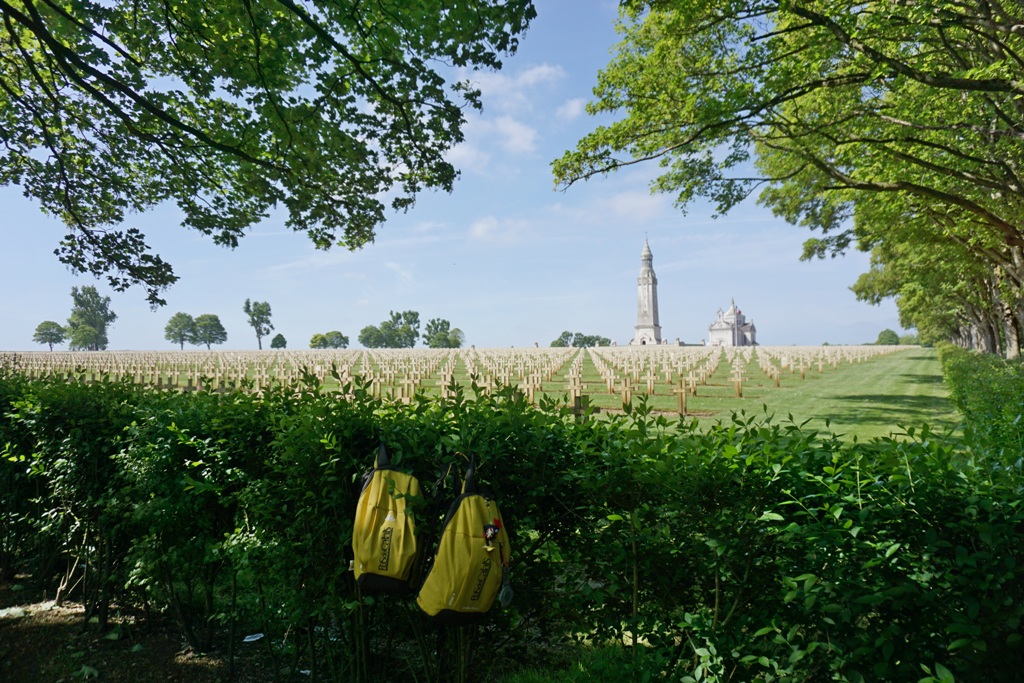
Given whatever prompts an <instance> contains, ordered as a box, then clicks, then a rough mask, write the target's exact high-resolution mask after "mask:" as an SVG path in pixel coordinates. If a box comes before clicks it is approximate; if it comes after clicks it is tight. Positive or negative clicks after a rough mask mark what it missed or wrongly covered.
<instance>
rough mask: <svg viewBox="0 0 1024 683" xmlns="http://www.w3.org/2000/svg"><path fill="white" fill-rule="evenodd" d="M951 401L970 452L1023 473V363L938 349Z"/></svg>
mask: <svg viewBox="0 0 1024 683" xmlns="http://www.w3.org/2000/svg"><path fill="white" fill-rule="evenodd" d="M939 359H940V361H941V363H942V372H943V375H945V378H946V384H947V385H948V386H949V391H950V398H951V399H952V400H953V402H954V404H955V405H956V407H957V409H958V410H959V411H960V413H961V415H962V416H963V418H964V430H965V439H966V440H967V442H968V444H969V445H970V446H971V448H972V450H974V451H976V452H981V453H984V454H986V455H987V456H990V457H992V458H994V459H996V460H999V461H1001V462H1002V464H1004V465H1005V466H1008V467H1012V468H1015V469H1016V470H1018V471H1019V470H1020V469H1021V467H1022V460H1021V458H1022V455H1024V360H1021V359H1016V360H1005V359H1003V358H1000V357H998V356H995V355H992V354H980V353H975V352H973V351H967V350H965V349H961V348H959V347H956V346H952V345H948V344H947V345H943V346H940V347H939Z"/></svg>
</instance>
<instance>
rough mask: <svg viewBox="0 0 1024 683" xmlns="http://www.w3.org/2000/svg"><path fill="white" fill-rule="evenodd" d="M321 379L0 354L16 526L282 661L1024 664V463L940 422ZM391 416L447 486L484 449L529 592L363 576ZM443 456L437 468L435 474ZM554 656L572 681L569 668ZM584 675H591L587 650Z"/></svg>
mask: <svg viewBox="0 0 1024 683" xmlns="http://www.w3.org/2000/svg"><path fill="white" fill-rule="evenodd" d="M346 392H347V393H348V394H349V395H350V396H351V397H350V398H349V399H343V398H341V397H340V395H339V394H336V393H333V392H323V391H321V389H320V388H319V387H318V386H317V385H316V383H315V382H314V381H312V380H310V381H309V382H308V383H307V384H305V385H304V386H302V387H294V388H291V389H274V390H270V391H267V392H265V393H264V394H262V395H259V396H257V395H254V394H250V393H245V392H232V393H224V394H218V393H211V392H193V393H172V392H166V391H157V390H154V389H148V388H142V387H137V386H134V385H130V384H125V383H96V384H86V383H84V382H60V381H39V382H27V381H25V380H23V379H21V378H19V377H17V376H6V377H0V445H3V447H4V455H5V457H4V458H3V459H2V461H0V487H3V489H2V490H0V495H2V498H3V500H4V508H3V510H2V511H0V512H2V517H0V525H2V526H0V531H2V534H0V543H2V544H3V546H2V547H0V550H2V552H3V553H5V554H6V555H5V556H7V557H10V558H13V559H14V560H15V561H17V563H18V564H19V566H20V569H21V570H22V571H27V572H31V573H32V574H33V575H34V576H35V577H36V578H37V579H38V580H40V581H45V582H52V583H54V584H63V585H65V586H66V590H67V591H71V590H75V591H80V592H77V593H75V595H76V597H77V596H79V595H80V596H81V597H82V598H83V599H84V600H85V601H86V603H87V604H88V605H89V608H90V611H91V612H92V613H95V614H96V615H97V616H100V617H101V618H105V615H106V609H107V605H108V604H109V603H110V601H111V600H113V599H116V600H118V601H121V602H124V603H135V604H146V605H149V606H151V607H155V608H159V609H164V610H167V611H168V612H170V613H172V614H173V615H174V616H175V618H176V619H177V620H178V623H179V625H180V627H181V629H182V635H183V637H184V638H185V639H186V640H187V641H188V643H189V644H190V645H191V646H192V647H193V648H194V649H197V650H206V649H211V648H226V649H227V651H228V652H231V653H233V652H235V650H236V649H237V648H238V647H240V646H241V638H242V636H243V635H245V634H246V633H254V632H256V631H259V632H262V633H264V634H266V636H265V637H264V638H263V639H262V640H261V641H259V642H258V643H257V644H256V645H245V647H264V648H266V651H267V653H268V655H269V656H271V657H273V658H274V661H275V667H276V671H277V672H278V673H279V674H280V675H281V678H282V679H287V678H288V672H295V671H299V670H308V671H309V672H310V675H309V676H305V677H303V680H310V679H311V678H312V679H313V680H318V681H322V680H331V681H348V680H395V679H396V678H398V677H402V678H411V679H415V680H484V679H488V678H495V677H496V676H497V674H498V673H499V672H507V671H513V670H515V669H516V668H517V666H518V665H520V664H522V663H529V664H530V666H531V667H533V668H537V667H538V666H540V667H541V668H544V667H548V668H551V669H552V670H554V669H557V667H558V666H561V665H564V664H565V662H566V661H568V657H569V655H567V654H566V653H572V652H574V651H576V650H575V647H577V646H578V647H586V648H594V652H595V653H597V654H598V656H592V657H589V658H588V659H587V661H588V662H589V664H588V666H589V667H590V674H591V675H592V676H593V678H594V680H634V681H644V680H652V679H655V678H657V679H663V680H675V681H689V680H707V681H806V680H846V681H862V680H864V681H908V680H913V681H917V680H937V681H938V680H952V678H951V677H955V679H956V680H958V681H1000V680H1014V677H1016V676H1017V675H1018V672H1019V671H1020V670H1021V667H1022V666H1024V656H1022V654H1021V653H1022V652H1024V644H1022V643H1021V642H1020V633H1021V616H1022V611H1024V602H1022V600H1024V583H1022V577H1024V573H1022V569H1021V567H1022V563H1024V557H1022V556H1021V555H1022V551H1024V543H1022V541H1024V510H1022V509H1021V505H1022V504H1021V502H1020V500H1021V478H1020V476H1019V469H1018V470H1013V469H1012V468H1006V467H993V458H997V459H998V462H999V463H1002V462H1003V461H1004V459H1005V456H1006V452H1007V449H1002V450H1001V451H1000V452H999V454H998V455H990V454H988V453H987V452H982V451H974V450H970V449H967V448H965V447H964V446H963V445H962V444H960V443H956V442H948V441H944V440H941V439H939V438H937V437H935V436H934V435H932V434H930V433H929V432H928V431H927V429H923V430H921V431H919V432H915V433H913V434H912V435H911V438H910V439H907V440H904V441H894V440H876V441H872V442H870V443H852V444H850V443H844V442H841V441H839V440H838V439H836V438H834V437H833V436H832V435H830V434H819V433H816V432H813V431H809V430H806V429H802V428H801V427H800V426H799V425H795V424H791V423H779V422H776V421H775V420H774V419H772V418H771V417H769V416H761V417H758V418H756V419H755V418H750V417H747V416H743V415H740V416H737V417H735V418H734V420H733V422H732V424H729V425H725V426H716V427H712V428H710V429H702V430H698V429H697V427H696V424H677V423H676V422H675V421H671V422H670V421H668V420H666V419H665V418H664V417H661V416H658V415H655V414H653V413H652V412H651V411H650V410H649V408H648V406H647V405H646V404H645V403H642V402H641V404H640V406H639V407H638V408H636V409H634V410H633V411H632V412H631V413H629V414H626V415H618V416H602V417H601V419H594V418H592V417H584V418H582V419H580V418H577V417H574V416H572V415H570V414H569V413H568V411H566V410H565V407H564V406H562V405H560V404H557V403H554V402H549V403H547V404H545V405H544V406H542V407H541V408H535V407H533V406H531V405H529V404H527V403H526V402H525V401H524V400H523V398H522V397H521V396H520V395H518V394H516V393H515V392H514V391H512V390H500V391H496V392H494V393H486V392H483V391H481V390H478V389H475V388H474V389H469V390H466V391H465V392H462V391H459V392H457V393H455V394H454V395H453V396H451V397H449V398H444V399H440V398H437V399H429V400H428V399H425V398H418V399H416V400H414V401H413V402H412V403H411V404H409V405H402V404H392V403H387V402H382V401H381V400H379V399H374V398H373V397H372V396H371V395H370V392H369V391H367V387H364V386H362V385H361V384H360V383H359V382H358V381H357V382H356V383H355V384H353V385H350V386H348V387H347V388H346ZM380 440H383V441H384V442H385V443H386V444H387V445H388V447H389V451H390V452H391V454H392V456H393V459H394V460H396V461H397V463H398V464H399V465H400V466H402V467H405V468H407V469H409V470H411V471H414V472H415V473H416V474H417V475H418V476H419V477H420V479H421V481H422V482H424V483H425V484H426V489H427V490H426V493H427V494H428V496H429V497H430V498H431V499H432V500H433V501H435V510H434V512H435V514H428V515H425V518H424V519H423V520H421V521H422V528H423V529H424V533H427V534H428V535H429V534H430V533H432V532H434V533H436V530H437V527H438V526H439V524H440V517H441V515H442V513H443V511H444V509H446V508H447V505H448V502H449V501H450V500H451V499H452V497H453V496H454V494H455V487H456V485H457V482H456V481H455V480H454V477H448V478H447V479H446V478H444V477H443V476H442V475H443V474H444V473H445V472H446V471H447V470H448V469H449V467H450V465H451V464H452V463H457V464H458V467H459V468H460V469H461V464H460V463H461V462H462V461H461V459H460V457H459V456H458V455H457V453H459V452H462V453H470V452H472V453H475V454H476V456H477V458H478V461H479V472H480V476H481V478H482V480H483V483H484V484H486V485H489V486H490V487H491V488H492V489H493V490H494V491H495V492H496V493H497V494H498V497H499V499H500V501H501V503H502V506H503V511H504V512H505V513H506V517H507V519H506V522H507V524H508V526H509V527H510V533H511V535H512V543H513V586H514V588H515V592H516V598H515V600H514V602H513V604H512V607H511V608H509V609H507V610H501V611H496V612H495V613H494V614H493V615H491V616H490V618H489V619H488V620H487V622H485V624H483V625H482V626H480V627H478V628H473V629H445V628H441V627H437V626H435V625H433V624H430V623H427V622H426V621H425V619H424V618H423V617H421V616H420V615H419V614H418V612H417V611H416V609H415V607H414V606H412V605H411V604H410V601H409V600H402V599H394V598H389V599H376V600H369V599H366V598H363V599H360V596H359V595H358V594H357V592H356V590H355V586H354V582H353V580H352V574H351V573H350V572H349V571H348V559H349V558H350V556H351V553H350V549H349V542H350V538H351V524H352V517H353V511H354V506H355V501H356V497H357V495H358V491H359V486H360V482H361V475H362V474H363V473H364V472H365V471H366V470H367V469H368V467H369V466H370V464H371V462H372V458H373V454H374V452H375V447H376V444H377V443H378V442H379V441H380ZM435 482H437V483H435ZM552 677H553V679H554V678H557V676H556V674H552ZM573 680H579V678H578V677H574V678H573Z"/></svg>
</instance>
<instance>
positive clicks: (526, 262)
mask: <svg viewBox="0 0 1024 683" xmlns="http://www.w3.org/2000/svg"><path fill="white" fill-rule="evenodd" d="M536 4H537V9H538V17H537V19H536V20H535V22H534V24H533V25H532V27H531V28H530V30H529V32H528V33H527V34H526V35H525V37H524V38H523V40H522V42H521V45H520V49H519V52H518V53H517V54H516V55H515V56H514V57H512V58H509V59H506V60H505V68H504V69H503V70H502V71H500V72H497V73H480V74H476V75H475V76H474V80H476V81H477V82H478V84H479V86H480V87H481V89H482V91H483V95H484V111H483V113H482V114H477V113H471V114H470V120H469V124H468V127H467V136H466V137H467V139H466V142H465V143H464V144H462V145H460V146H459V147H458V148H456V149H454V150H453V151H452V153H451V159H452V161H453V162H454V163H455V164H456V166H458V167H459V168H460V169H461V170H462V176H461V178H460V180H459V181H458V183H457V185H456V188H455V191H454V192H453V193H451V194H444V193H430V194H426V195H423V196H422V197H421V198H420V199H419V200H418V202H417V205H416V206H415V207H414V208H413V209H412V210H411V211H410V212H408V213H404V214H391V215H390V216H389V219H388V221H387V222H386V223H385V224H384V225H383V226H382V227H381V229H380V230H379V232H378V235H377V239H376V240H375V242H374V243H372V244H370V245H368V246H367V247H365V248H363V249H361V250H359V251H355V252H349V251H347V250H344V249H335V250H332V251H330V252H322V251H317V250H315V249H314V248H313V246H312V244H311V242H310V241H309V240H308V239H307V238H306V237H305V236H304V235H301V234H297V233H292V232H290V231H288V230H286V229H284V228H283V222H282V221H275V220H274V218H273V217H271V218H270V219H268V220H267V221H265V222H264V223H263V224H261V225H260V226H259V227H258V228H256V229H255V230H253V231H252V232H251V233H250V234H249V235H248V236H247V237H246V238H245V239H244V240H242V242H241V245H240V246H239V247H238V249H236V250H227V249H224V248H222V247H217V246H215V245H213V244H212V243H211V242H210V241H209V240H208V239H207V238H204V237H203V236H202V235H199V234H198V233H194V232H190V231H186V230H185V229H183V228H181V227H179V225H178V217H177V214H176V210H175V209H174V207H173V206H167V207H161V208H159V209H157V210H154V211H150V212H147V213H145V214H142V215H138V216H133V217H131V218H130V219H129V221H130V222H129V225H135V226H138V227H139V228H141V229H142V231H143V232H144V233H145V234H146V236H147V238H148V239H149V242H150V244H151V245H152V246H153V247H154V248H155V250H156V251H157V252H158V253H160V254H161V255H162V256H163V257H164V258H165V259H166V260H168V261H170V262H171V263H172V264H173V265H174V268H175V272H176V273H177V274H178V275H179V277H180V278H181V279H180V280H179V282H178V283H177V284H175V285H174V286H173V287H172V288H171V289H170V290H168V291H167V292H166V293H165V295H164V296H165V298H166V299H167V306H165V307H163V308H161V309H159V310H157V311H152V310H150V308H149V306H148V304H147V303H146V300H145V293H144V292H143V291H142V290H141V289H133V290H129V291H127V292H112V291H111V290H110V289H109V288H108V287H107V286H106V283H105V282H103V281H97V280H94V279H92V278H91V277H88V276H76V275H74V274H72V273H71V272H70V271H68V269H67V268H66V267H65V266H63V265H62V264H61V263H60V262H58V261H57V258H56V257H55V256H54V255H53V250H54V249H55V248H56V247H57V244H58V243H59V241H60V239H61V237H62V236H63V234H64V233H63V229H62V226H61V225H60V224H59V223H57V222H56V221H54V220H53V219H51V218H48V217H46V216H44V215H42V214H41V213H40V211H39V209H38V208H37V206H36V205H35V204H34V203H33V202H31V201H29V200H27V199H25V198H23V197H22V195H21V191H20V189H19V188H16V187H5V188H0V207H2V212H3V216H4V218H3V220H2V224H0V235H2V244H3V248H2V250H0V285H2V287H3V291H4V292H5V296H3V297H0V321H3V322H2V324H0V349H4V350H45V348H46V347H45V346H40V345H37V344H34V343H33V342H32V334H33V332H34V330H35V328H36V326H37V325H38V324H39V323H40V322H42V321H44V320H54V321H57V322H60V323H62V324H63V323H64V322H65V321H66V320H67V317H68V314H69V313H70V308H71V296H70V291H71V287H72V286H75V285H78V286H82V285H87V284H92V285H95V286H96V287H97V288H98V289H99V290H100V292H101V293H103V294H105V295H108V296H110V297H111V308H112V309H113V311H114V312H115V313H116V314H117V315H118V319H117V321H116V322H115V323H114V324H113V325H112V326H111V328H110V330H109V338H110V348H111V349H137V350H143V349H157V350H159V349H174V348H176V347H175V345H173V344H171V343H170V342H168V341H166V340H165V339H164V326H165V325H166V323H167V321H168V319H169V318H170V317H171V316H172V315H173V314H174V313H176V312H179V311H183V312H186V313H189V314H191V315H193V316H198V315H200V314H203V313H214V314H216V315H218V316H220V319H221V321H222V322H223V324H224V326H225V328H226V330H227V332H228V341H227V343H226V344H224V345H223V346H221V347H220V348H221V349H255V348H256V337H255V335H254V334H253V332H252V328H250V327H248V325H247V323H246V318H245V314H244V313H243V312H242V305H243V302H244V301H245V299H246V298H250V299H253V300H257V301H267V302H269V303H270V305H271V309H272V312H273V318H272V321H273V324H274V326H275V330H274V334H276V333H278V332H279V333H281V334H283V335H284V336H285V338H286V339H287V340H288V347H289V348H307V347H308V345H309V339H310V337H311V336H312V335H313V334H315V333H317V332H327V331H329V330H340V331H341V332H343V333H345V334H347V335H348V336H349V338H350V339H351V342H352V344H351V346H353V347H357V346H359V344H358V342H357V337H358V334H359V331H360V330H361V329H362V328H363V327H365V326H367V325H377V324H379V323H380V322H381V321H383V320H385V319H387V318H388V317H389V311H392V310H395V311H404V310H415V311H418V312H419V314H420V319H421V321H422V322H423V323H424V325H425V323H426V321H427V320H429V319H430V318H435V317H437V318H444V319H446V320H449V321H450V322H451V324H452V326H454V327H458V328H460V329H461V330H462V331H463V332H464V333H465V335H466V343H467V344H473V345H475V346H477V347H478V348H485V347H512V346H514V347H527V346H533V345H534V343H538V344H540V345H541V346H547V345H548V344H550V342H551V341H552V340H553V339H555V338H557V337H558V336H559V334H561V332H562V331H563V330H569V331H571V332H583V333H585V334H598V335H602V336H606V337H609V338H611V339H612V340H615V341H616V342H618V343H619V344H625V343H626V342H628V341H629V339H630V338H632V335H633V326H634V325H635V324H636V295H637V288H636V278H637V275H638V274H639V270H640V252H641V250H642V248H643V243H644V239H645V237H646V238H647V239H648V240H649V242H650V246H651V251H652V252H653V254H654V270H655V273H656V274H657V277H658V299H659V308H660V318H661V320H660V322H661V326H662V335H663V337H664V338H666V339H669V340H675V339H677V338H678V339H681V340H682V341H684V342H687V343H697V342H699V341H700V340H701V339H703V338H705V337H706V336H707V328H708V325H709V324H710V323H711V321H712V320H713V319H714V317H715V313H716V311H717V310H718V309H719V308H723V309H724V308H727V307H728V306H729V302H730V300H731V299H735V301H736V304H737V306H738V307H739V308H740V309H741V310H742V311H743V312H744V314H745V315H746V316H747V317H748V319H752V320H753V321H754V323H755V325H756V326H757V330H758V341H759V342H760V343H762V344H766V345H789V344H798V345H816V344H821V343H823V342H829V343H832V344H857V343H862V342H871V341H874V340H875V338H876V337H877V336H878V333H879V332H880V331H881V330H883V329H885V328H891V329H893V330H897V331H900V328H899V323H898V317H897V313H896V308H895V305H893V304H892V302H886V303H883V304H882V305H881V306H869V305H867V304H865V303H861V302H858V301H857V300H856V299H855V298H854V295H853V293H852V292H851V291H850V290H849V286H850V285H851V284H853V282H854V281H855V280H856V277H857V275H858V274H860V273H862V272H864V271H865V270H866V269H867V267H868V256H867V254H863V253H860V252H851V253H849V254H848V255H846V256H845V257H841V258H838V259H830V260H826V261H817V262H801V261H800V260H799V256H800V252H801V245H802V243H803V241H804V240H805V239H807V238H808V237H809V236H810V233H809V232H808V231H807V230H805V229H802V228H799V227H795V226H792V225H789V224H786V223H785V222H783V221H780V220H778V219H776V218H774V217H773V216H772V215H771V213H770V211H768V210H767V209H764V208H762V207H759V206H757V205H756V204H755V203H754V202H753V201H750V202H748V203H746V204H744V205H742V206H740V207H738V208H737V209H734V210H733V211H732V212H731V213H730V214H729V215H727V216H725V217H722V218H718V219H713V218H712V217H711V216H712V210H711V209H710V207H708V206H706V205H701V204H697V205H694V206H692V207H690V208H689V210H688V212H687V213H686V214H685V215H684V214H683V213H681V212H680V211H678V210H677V209H675V208H673V207H672V204H671V198H670V197H668V196H666V195H651V194H650V192H649V191H648V187H647V184H648V181H649V180H650V178H651V177H652V174H653V173H654V172H655V171H656V168H654V167H653V166H649V167H646V168H633V169H630V170H626V171H621V172H619V173H617V174H615V175H613V176H610V177H608V178H601V179H595V180H591V181H589V182H587V183H583V184H580V185H578V186H574V187H572V188H570V189H569V190H567V191H565V192H562V191H558V190H555V189H554V185H553V181H552V178H551V170H550V164H551V161H552V160H553V159H555V158H557V157H559V156H561V154H562V153H563V152H564V151H565V150H566V149H569V148H571V147H573V146H574V144H575V142H576V141H577V140H578V139H579V138H580V137H581V136H583V135H584V134H586V133H587V132H588V131H589V130H590V129H592V127H593V126H594V125H595V121H594V120H593V119H592V118H590V117H588V116H587V115H586V114H585V113H584V112H583V105H584V104H585V102H586V101H588V100H589V98H590V96H591V89H592V87H593V85H594V83H595V82H596V76H597V72H598V70H599V69H600V68H602V67H603V66H604V65H605V64H606V63H607V62H608V60H609V58H610V54H611V49H612V47H613V46H614V44H615V43H616V42H617V36H616V34H615V31H614V20H615V16H616V6H617V3H616V2H615V1H614V0H538V1H537V3H536ZM186 348H188V347H186Z"/></svg>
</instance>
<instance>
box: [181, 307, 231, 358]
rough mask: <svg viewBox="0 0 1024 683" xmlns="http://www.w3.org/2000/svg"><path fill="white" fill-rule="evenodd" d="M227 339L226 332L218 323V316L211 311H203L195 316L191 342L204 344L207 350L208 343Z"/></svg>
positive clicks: (219, 342)
mask: <svg viewBox="0 0 1024 683" xmlns="http://www.w3.org/2000/svg"><path fill="white" fill-rule="evenodd" d="M227 340H228V333H227V331H225V329H224V326H223V325H221V323H220V318H219V317H217V316H216V315H214V314H212V313H204V314H202V315H201V316H199V317H198V318H196V328H195V334H194V335H193V336H192V339H190V340H189V341H191V342H192V343H193V344H197V345H198V344H206V348H207V350H209V348H210V344H223V343H224V342H226V341H227Z"/></svg>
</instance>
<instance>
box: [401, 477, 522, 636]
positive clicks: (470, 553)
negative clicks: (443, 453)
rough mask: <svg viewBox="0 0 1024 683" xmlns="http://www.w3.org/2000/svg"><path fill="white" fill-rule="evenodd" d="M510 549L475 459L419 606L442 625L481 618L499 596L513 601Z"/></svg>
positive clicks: (443, 533) (505, 601)
mask: <svg viewBox="0 0 1024 683" xmlns="http://www.w3.org/2000/svg"><path fill="white" fill-rule="evenodd" d="M509 553H510V546H509V540H508V533H507V532H506V530H505V523H504V521H503V520H502V518H501V511H500V510H499V509H498V504H497V502H495V501H494V500H492V499H491V498H488V497H487V496H485V495H484V494H483V493H481V492H480V491H479V489H478V488H477V486H476V463H475V460H470V465H469V470H468V471H467V473H466V479H465V481H464V482H463V486H462V493H461V495H459V497H458V498H456V499H455V502H454V503H452V507H451V509H450V510H449V511H448V516H447V517H446V518H445V521H444V526H443V527H442V529H441V537H440V539H439V541H438V544H437V553H436V554H435V555H434V561H433V563H432V564H431V566H430V569H429V570H428V572H427V577H426V579H424V580H423V585H422V586H421V587H420V590H419V594H418V595H417V596H416V604H417V605H419V607H420V609H421V610H423V611H424V612H425V613H426V614H427V615H428V616H430V617H433V618H434V619H436V620H437V621H439V622H441V623H446V624H468V623H473V622H475V621H478V620H479V619H480V618H481V617H483V615H484V614H486V613H487V611H488V610H489V609H490V608H491V606H492V605H493V604H494V600H495V598H499V599H500V600H501V602H502V604H503V605H507V604H508V602H509V601H511V599H512V589H511V587H510V586H509V568H508V567H509Z"/></svg>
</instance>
